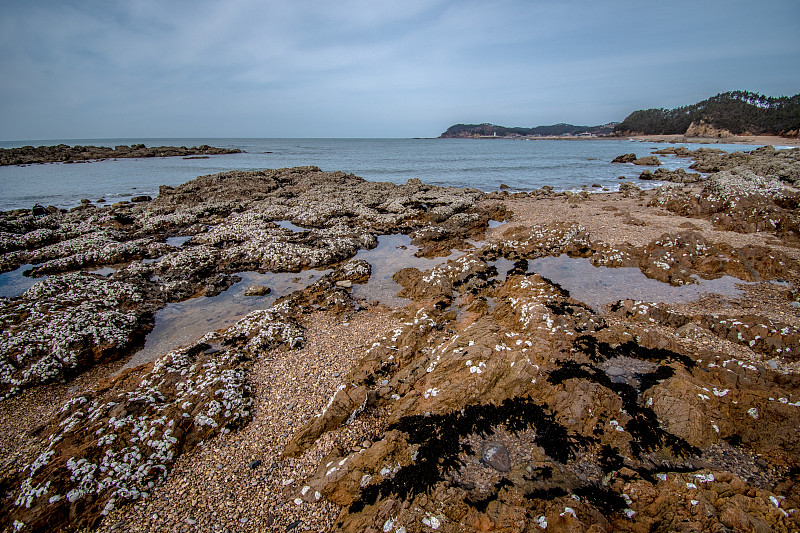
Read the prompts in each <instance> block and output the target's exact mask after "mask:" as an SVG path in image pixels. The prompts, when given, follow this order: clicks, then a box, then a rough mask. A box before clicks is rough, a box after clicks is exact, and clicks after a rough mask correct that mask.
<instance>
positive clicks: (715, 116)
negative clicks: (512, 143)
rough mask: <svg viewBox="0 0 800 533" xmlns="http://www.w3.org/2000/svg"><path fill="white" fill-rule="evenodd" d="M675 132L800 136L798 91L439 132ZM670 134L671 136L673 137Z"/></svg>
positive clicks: (512, 134)
mask: <svg viewBox="0 0 800 533" xmlns="http://www.w3.org/2000/svg"><path fill="white" fill-rule="evenodd" d="M652 135H657V136H677V137H681V138H684V139H686V140H691V139H730V140H735V138H736V137H748V136H750V137H753V136H778V137H782V138H786V139H798V138H800V94H796V95H794V96H780V97H772V96H764V95H762V94H757V93H753V92H748V91H729V92H725V93H719V94H717V95H715V96H712V97H711V98H708V99H706V100H703V101H701V102H698V103H696V104H692V105H687V106H682V107H677V108H675V109H665V108H653V109H643V110H637V111H634V112H632V113H631V114H629V115H628V116H627V117H625V119H624V120H623V121H622V122H609V123H608V124H603V125H601V126H574V125H572V124H563V123H560V124H554V125H552V126H536V127H533V128H524V127H512V128H509V127H505V126H497V125H494V124H488V123H485V124H455V125H453V126H450V127H449V128H447V130H446V131H445V132H444V133H442V134H441V135H440V136H439V138H442V139H448V138H490V137H491V138H497V137H500V138H599V137H605V138H615V137H634V136H652ZM674 139H675V137H672V140H674Z"/></svg>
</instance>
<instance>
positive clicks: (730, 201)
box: [703, 167, 785, 206]
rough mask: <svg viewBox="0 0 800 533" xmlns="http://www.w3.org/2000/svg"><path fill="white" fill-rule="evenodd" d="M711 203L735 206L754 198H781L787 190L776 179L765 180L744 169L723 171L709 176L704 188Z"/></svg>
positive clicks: (704, 192) (705, 194)
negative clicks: (737, 203)
mask: <svg viewBox="0 0 800 533" xmlns="http://www.w3.org/2000/svg"><path fill="white" fill-rule="evenodd" d="M703 194H704V196H705V197H706V198H707V199H708V200H709V201H712V202H714V201H717V202H722V203H725V204H727V205H731V206H732V205H734V204H735V203H736V202H739V201H741V200H742V199H744V198H748V197H752V196H764V197H770V198H774V197H780V196H783V195H784V194H785V188H784V187H783V186H782V185H781V184H780V182H779V181H778V180H777V179H775V178H765V177H763V176H759V175H757V174H755V173H754V172H753V171H752V170H750V169H747V168H744V167H735V168H733V169H731V170H723V171H721V172H717V173H714V174H712V175H711V176H709V178H708V180H707V181H706V184H705V186H704V187H703Z"/></svg>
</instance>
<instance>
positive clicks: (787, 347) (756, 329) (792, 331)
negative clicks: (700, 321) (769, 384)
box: [711, 316, 800, 355]
mask: <svg viewBox="0 0 800 533" xmlns="http://www.w3.org/2000/svg"><path fill="white" fill-rule="evenodd" d="M714 318H715V321H714V322H713V323H712V324H711V331H713V332H714V333H715V334H717V335H721V336H724V337H725V338H727V339H728V340H731V341H733V342H736V343H739V344H743V345H745V346H748V347H750V348H752V349H753V350H755V351H757V352H761V353H774V354H778V355H790V354H792V353H798V352H800V328H798V327H797V326H793V325H787V324H782V323H779V322H775V321H773V320H771V319H769V318H766V317H758V320H759V322H760V323H755V324H752V323H749V322H751V321H748V322H745V321H743V320H741V319H740V318H733V317H732V318H720V319H718V318H717V317H716V316H715V317H714Z"/></svg>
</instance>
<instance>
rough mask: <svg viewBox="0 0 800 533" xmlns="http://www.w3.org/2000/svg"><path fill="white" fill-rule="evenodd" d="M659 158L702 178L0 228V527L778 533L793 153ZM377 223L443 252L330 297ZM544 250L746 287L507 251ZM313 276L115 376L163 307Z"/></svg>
mask: <svg viewBox="0 0 800 533" xmlns="http://www.w3.org/2000/svg"><path fill="white" fill-rule="evenodd" d="M668 150H672V152H670V153H674V154H675V155H679V156H681V155H682V156H686V157H692V158H694V159H695V163H694V165H695V166H696V167H697V170H698V172H699V173H698V174H696V175H694V174H691V173H685V172H684V173H669V172H664V171H663V169H660V168H659V169H658V170H657V171H656V172H655V173H653V172H650V171H645V172H644V173H643V177H642V179H645V180H647V179H651V180H652V179H657V180H660V181H664V182H665V184H664V185H662V186H660V187H658V188H656V189H652V190H647V191H643V190H641V189H639V188H638V187H637V186H636V184H635V183H626V184H623V185H624V186H623V187H621V188H620V192H618V193H596V194H589V193H586V192H584V193H578V194H575V193H554V192H553V191H552V189H550V188H544V189H541V190H537V191H531V192H529V193H521V192H518V193H509V192H507V191H502V192H499V193H488V194H487V193H481V192H479V191H477V190H472V189H449V188H442V187H434V186H429V185H425V184H423V183H421V182H419V181H418V180H410V181H409V182H408V183H406V184H405V185H393V184H389V183H370V182H367V181H365V180H363V179H361V178H358V177H356V176H353V175H352V174H345V173H343V172H335V173H326V172H322V171H320V170H319V169H318V168H316V167H301V168H293V169H281V170H264V171H254V172H238V171H236V172H226V173H222V174H216V175H210V176H202V177H199V178H197V179H195V180H192V181H190V182H188V183H186V184H184V185H181V186H179V187H174V188H173V187H162V188H161V190H160V192H159V195H158V197H157V198H155V199H154V200H152V201H142V202H138V203H123V204H118V205H115V206H107V207H96V206H93V205H91V204H84V205H82V206H79V207H78V208H75V209H73V210H70V211H65V210H58V209H50V210H45V211H44V212H38V213H36V214H34V213H32V212H30V211H23V210H20V211H10V212H5V213H2V214H0V253H2V256H0V272H10V271H13V270H15V269H17V268H18V267H20V266H22V265H35V266H33V267H31V272H30V275H33V276H46V277H45V278H44V279H43V281H41V282H39V283H38V284H36V285H34V286H33V287H32V288H30V289H28V290H27V291H26V292H24V293H23V294H21V295H20V296H17V297H14V298H0V308H2V313H0V323H2V328H0V345H1V346H2V350H0V358H2V359H1V360H0V366H2V371H1V372H0V394H1V395H2V397H3V398H4V399H3V400H1V401H0V421H1V422H2V425H1V426H0V427H2V431H0V447H2V451H3V452H4V453H3V470H2V471H3V474H2V478H0V490H1V491H2V494H3V498H2V500H0V509H2V512H0V517H2V518H0V527H2V528H3V530H4V531H45V530H48V531H57V530H65V531H68V530H80V529H82V528H86V527H89V528H92V529H94V530H98V531H107V530H111V531H120V530H121V531H221V530H225V529H228V530H239V531H287V530H300V531H302V530H312V531H354V532H355V531H376V532H378V531H384V532H389V531H396V532H402V531H405V532H417V531H432V530H440V531H520V532H522V531H543V530H548V531H553V530H555V531H598V532H599V531H616V530H624V531H651V530H662V531H675V530H706V529H707V530H720V531H722V530H726V529H725V528H727V530H737V531H739V530H742V531H744V530H758V531H792V530H796V529H798V527H800V514H798V511H796V509H800V436H798V429H797V428H798V427H800V425H799V424H798V423H799V422H800V397H798V394H800V391H798V388H800V329H798V326H797V324H800V290H798V287H799V285H798V284H800V246H798V245H799V244H800V229H799V228H800V226H799V224H798V222H799V221H800V215H798V205H799V204H798V202H800V192H798V189H797V185H798V182H797V180H798V176H799V175H800V149H794V150H780V151H775V150H769V149H761V150H755V151H754V152H753V153H751V154H743V155H734V154H725V153H723V152H718V151H717V152H715V151H695V152H688V151H687V152H688V153H683V152H681V153H680V154H679V153H677V152H676V151H675V150H678V149H668ZM661 153H667V152H664V151H662V152H661ZM654 155H655V154H654ZM648 174H649V175H648ZM687 176H689V177H688V178H687ZM284 221H288V222H291V227H287V225H286V224H283V222H284ZM490 221H495V222H494V223H492V224H491V227H490V224H489V222H490ZM499 223H502V224H500V225H499V226H498V224H499ZM394 233H405V234H408V235H409V236H410V237H411V242H412V244H413V245H414V246H416V247H418V248H419V251H418V254H419V255H425V256H429V257H433V256H439V257H447V256H449V255H450V254H451V251H452V250H460V251H461V254H460V256H458V257H457V258H455V259H450V260H448V261H447V262H445V263H442V264H440V265H439V266H436V267H434V268H432V269H430V270H427V271H424V272H423V271H419V270H417V269H414V268H405V269H401V268H398V271H397V272H396V273H395V275H394V279H395V280H396V281H397V282H398V283H399V285H400V287H401V288H402V291H401V293H400V295H401V296H403V297H405V298H407V299H408V302H409V303H408V305H407V306H406V307H404V308H394V309H390V308H387V307H385V306H383V305H381V304H380V302H375V301H368V300H359V299H357V298H354V297H353V292H352V287H353V285H354V284H359V283H364V282H366V281H367V280H368V279H369V277H370V275H371V268H370V265H369V263H366V262H365V261H362V260H356V259H353V257H354V256H355V254H356V253H357V252H358V250H360V249H368V248H373V247H374V246H375V245H376V244H377V237H378V236H380V235H385V234H394ZM175 237H184V239H180V241H185V242H181V243H180V245H174V243H175V242H176V241H174V240H172V239H173V238H175ZM170 243H172V244H170ZM563 255H567V256H569V257H572V258H581V259H582V260H585V261H588V262H590V263H591V264H592V265H594V266H595V267H598V268H600V267H606V268H614V269H616V268H627V269H636V270H637V271H639V272H641V273H642V274H644V275H645V276H647V277H648V278H650V279H653V280H658V281H659V282H662V283H664V284H669V285H672V286H686V285H692V284H695V283H697V281H698V280H699V279H714V278H719V277H721V276H732V277H734V278H736V279H738V280H740V281H741V282H742V283H744V282H748V283H747V284H746V285H740V290H741V291H742V292H741V293H740V294H739V295H715V294H708V295H705V296H703V297H701V298H700V299H698V300H688V301H685V302H678V303H663V302H659V301H658V300H654V301H648V302H644V301H637V300H633V299H630V298H626V297H624V296H621V297H620V298H619V299H618V300H616V301H610V302H608V304H607V305H605V306H604V307H603V308H602V309H598V308H593V307H590V306H589V305H587V304H586V303H585V302H583V301H581V299H580V298H579V297H578V296H577V295H575V296H574V297H573V295H571V294H570V293H569V292H568V291H566V290H565V289H563V288H562V287H561V286H560V285H559V284H558V282H557V281H555V280H551V279H548V278H547V277H544V276H543V275H540V274H539V273H537V272H536V270H535V268H532V267H531V265H532V264H534V263H535V261H536V260H538V259H541V258H545V257H559V256H563ZM310 268H325V269H328V270H327V272H328V273H327V274H325V275H324V276H322V277H321V278H320V279H319V280H318V281H316V282H315V283H311V284H309V285H308V286H307V287H305V288H303V289H301V290H298V291H295V292H294V293H292V294H290V295H288V296H285V297H282V298H279V299H278V300H277V301H276V302H275V304H274V305H272V306H271V307H270V308H268V309H262V310H257V311H253V312H252V313H250V314H249V315H247V316H246V317H244V318H243V319H241V320H239V321H237V322H235V323H234V324H233V325H231V326H229V327H227V328H224V329H222V330H218V331H209V332H208V333H207V334H206V335H205V336H203V337H202V338H199V339H197V340H196V341H194V342H191V343H189V344H188V345H186V346H183V347H180V348H177V349H175V350H172V351H170V352H169V353H166V354H164V355H162V356H160V357H158V358H156V359H155V360H154V361H152V362H149V363H145V364H143V365H141V366H138V367H135V368H131V369H125V370H123V371H122V372H120V373H119V374H118V375H115V372H117V370H119V369H120V368H121V367H122V366H123V365H124V363H125V361H126V359H127V358H128V357H129V356H130V355H132V354H133V353H135V352H136V351H137V350H138V349H139V348H140V347H141V346H142V344H143V342H144V338H145V336H146V335H147V333H148V332H149V331H150V330H151V329H152V327H153V322H154V316H155V313H156V312H157V311H158V310H159V309H162V308H163V307H164V306H166V305H168V304H169V303H171V302H179V301H183V300H186V299H187V298H205V297H207V296H212V295H215V294H219V293H220V291H223V290H225V289H227V288H228V287H230V286H231V285H232V284H233V283H235V282H237V273H241V272H245V271H256V272H267V271H269V272H298V273H302V271H303V270H304V269H310ZM98 269H107V270H106V272H108V271H112V272H111V273H109V274H107V275H104V274H105V272H104V274H100V273H97V271H98ZM622 289H623V293H624V288H622Z"/></svg>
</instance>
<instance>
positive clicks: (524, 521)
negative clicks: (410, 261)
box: [284, 225, 800, 531]
mask: <svg viewBox="0 0 800 533" xmlns="http://www.w3.org/2000/svg"><path fill="white" fill-rule="evenodd" d="M509 237H511V238H509ZM596 247H597V246H596V245H594V244H593V243H592V242H591V238H590V236H589V235H587V234H586V232H585V231H584V230H581V228H578V227H565V226H559V225H553V226H550V227H546V228H538V229H535V230H532V231H530V232H529V234H528V238H527V239H522V235H521V231H517V232H515V233H513V234H511V235H507V236H506V240H504V241H500V242H499V243H497V244H495V245H492V246H489V247H486V248H484V249H482V250H481V251H480V252H476V253H473V254H471V255H468V256H465V258H462V259H457V260H453V261H450V262H448V263H447V264H445V265H442V266H440V267H436V268H435V269H433V270H431V271H428V272H424V273H419V274H417V275H414V274H413V273H412V272H406V273H404V274H403V275H402V276H400V277H401V279H402V281H401V283H404V285H405V286H406V289H409V288H413V291H411V292H409V295H410V296H412V297H413V298H414V299H415V302H417V306H415V307H413V308H409V311H408V312H409V314H408V315H407V317H406V319H405V320H404V321H402V323H401V325H400V326H399V327H397V328H396V329H395V330H393V331H392V332H391V333H390V335H387V336H386V337H384V338H382V339H380V340H379V341H377V342H376V343H375V344H373V347H372V348H371V349H370V350H369V352H368V354H367V355H366V356H365V357H364V359H363V360H362V362H361V364H360V366H359V367H358V368H356V369H354V370H353V371H352V372H351V373H350V374H349V375H348V376H347V377H346V378H345V379H344V380H343V385H342V386H341V387H340V389H339V390H338V392H336V394H335V395H334V396H333V397H332V399H331V401H330V403H329V406H328V407H327V409H326V410H325V411H324V412H323V413H322V414H320V415H318V416H317V417H316V418H314V419H313V420H312V421H310V422H309V423H308V424H307V425H306V426H305V427H303V428H301V429H300V431H298V432H297V433H295V435H294V437H293V438H292V440H291V441H290V443H289V444H288V445H287V446H286V448H285V451H284V453H285V454H288V455H290V456H292V455H295V454H301V453H303V450H305V449H306V448H307V447H309V446H311V445H312V444H313V443H314V441H315V439H317V438H319V437H320V436H321V435H323V434H325V432H327V431H332V430H334V429H335V428H337V427H339V426H340V425H342V424H347V423H348V421H349V420H352V419H354V418H357V417H359V416H363V413H365V412H369V411H370V410H384V411H385V412H386V413H388V414H387V416H386V418H385V425H384V432H383V434H382V436H381V438H379V439H376V440H375V442H374V443H373V444H372V445H371V446H370V447H368V448H367V449H364V450H361V451H360V452H357V453H351V454H346V453H345V454H339V455H337V454H335V453H334V454H333V455H330V456H328V457H326V458H325V461H324V463H321V464H320V467H319V469H318V471H317V473H316V474H315V475H314V476H312V478H311V479H309V480H307V481H306V483H307V484H308V486H310V487H311V489H313V490H315V491H318V492H320V493H321V494H322V495H323V496H324V497H326V498H329V499H331V500H332V501H334V502H336V503H338V504H339V505H342V506H343V509H344V510H343V512H342V514H341V515H340V521H339V523H338V524H337V529H340V530H343V531H369V530H376V531H380V530H381V528H382V527H388V530H389V531H394V530H398V529H397V528H400V527H403V528H404V529H405V530H406V531H424V530H426V528H431V527H432V526H431V525H430V524H431V523H434V520H435V523H436V524H438V526H437V527H439V528H441V529H443V530H445V531H464V530H467V531H484V530H492V529H497V530H506V529H507V530H513V531H525V530H526V527H531V524H541V523H545V522H546V523H548V524H549V528H553V527H555V528H556V529H558V530H561V529H564V530H566V529H567V528H573V529H575V530H589V529H590V526H592V527H593V528H594V529H596V530H598V531H612V530H618V529H625V530H634V531H638V530H650V529H652V528H653V527H656V526H657V527H661V528H665V529H679V528H681V527H692V528H696V529H713V528H714V527H719V526H720V525H722V526H725V527H734V526H731V525H730V524H733V523H744V524H751V526H752V527H766V528H769V529H773V530H791V529H792V528H794V527H796V525H797V523H796V522H795V519H794V514H793V513H794V511H791V512H790V511H788V509H791V508H792V506H794V505H796V504H795V503H794V502H795V501H797V498H798V493H797V492H796V490H797V489H789V490H787V489H788V486H790V485H791V483H789V484H788V485H787V484H785V482H786V481H788V480H789V479H792V478H791V476H792V474H790V471H791V470H792V468H794V465H795V464H796V460H797V452H798V444H800V440H798V435H797V430H796V423H797V421H798V420H799V419H800V410H798V407H797V405H800V403H798V402H796V400H797V398H795V397H794V396H793V394H796V386H797V383H798V382H797V380H796V377H795V375H794V374H785V373H781V372H775V371H772V370H770V366H769V365H768V364H767V363H766V357H772V356H773V355H775V353H774V352H773V353H770V354H769V355H768V356H766V357H765V356H764V350H762V349H757V348H756V344H755V343H752V344H751V342H750V340H752V339H753V338H755V337H753V336H751V337H750V338H749V340H748V338H744V339H743V340H742V341H740V346H742V347H746V348H747V349H749V351H750V353H751V355H752V358H753V360H755V361H757V363H755V364H753V363H751V362H749V361H748V362H742V361H741V360H737V359H735V358H731V357H730V356H729V355H728V354H727V353H726V352H725V351H724V350H717V349H713V348H708V349H705V350H702V351H699V350H697V349H696V348H695V349H692V348H687V345H686V344H685V343H684V337H681V335H680V334H679V333H677V329H678V328H680V327H682V326H684V325H686V324H688V323H690V322H692V321H700V322H701V323H702V325H701V326H699V327H702V328H708V329H707V331H708V334H709V335H716V336H719V337H720V338H723V339H725V342H728V337H729V336H730V334H731V332H732V331H738V330H735V329H731V327H735V326H734V324H733V322H730V321H728V322H725V320H726V319H725V318H723V317H718V316H713V315H709V316H708V317H680V318H677V314H675V313H673V314H669V313H666V312H662V313H663V314H664V317H663V318H659V320H656V318H654V317H656V316H659V317H660V315H657V314H656V313H655V312H651V313H650V314H648V313H647V312H646V311H643V309H646V308H647V307H646V306H645V305H644V304H642V303H640V302H620V303H619V304H618V305H617V306H616V307H615V308H614V312H613V313H612V314H610V315H608V316H606V317H604V316H601V315H598V314H596V313H595V312H594V311H592V310H590V309H588V308H587V307H586V306H585V305H583V304H581V303H580V302H578V301H575V300H573V299H571V298H569V295H568V294H567V293H566V292H565V291H563V290H562V289H560V288H559V287H558V286H555V285H554V284H552V283H551V282H549V281H548V280H546V279H543V278H541V277H540V276H538V275H537V274H535V273H528V272H527V268H526V266H525V265H524V264H523V261H527V260H528V259H533V258H534V257H536V256H537V255H538V254H542V253H549V254H556V253H562V252H565V253H583V254H586V255H589V254H591V253H592V250H593V249H594V248H596ZM500 257H503V258H505V259H507V260H508V262H509V263H507V264H509V265H510V266H509V268H508V270H507V271H506V272H503V273H502V274H501V273H499V272H498V271H497V270H496V266H495V265H496V264H498V259H499V258H500ZM659 309H661V308H659ZM673 315H674V316H673ZM651 318H652V320H651ZM745 320H747V321H749V322H751V323H752V322H753V320H751V319H743V320H742V321H740V324H744V323H746V322H745ZM720 324H724V325H727V326H728V330H727V332H723V331H722V329H721V328H722V327H724V326H719V325H720ZM655 326H665V327H663V328H662V329H661V330H659V331H655V330H654V328H655ZM673 328H674V329H673ZM670 330H671V331H672V333H666V331H670ZM769 331H773V332H774V333H773V337H769V339H770V341H768V342H767V343H765V345H767V344H768V343H769V342H777V340H776V339H777V335H782V336H783V337H782V341H781V342H783V344H782V346H783V347H784V348H783V349H784V350H785V349H786V348H790V349H792V350H795V349H797V348H796V346H795V343H796V342H797V341H796V334H797V332H796V331H795V328H794V327H792V326H787V325H785V324H781V325H779V324H771V325H770V327H769ZM787 343H788V344H787ZM770 346H776V344H770ZM769 398H772V400H770V399H769ZM781 398H783V399H782V400H781ZM796 403H797V405H795V404H796ZM727 446H731V447H732V448H731V450H733V451H724V450H727V448H726V447H727ZM737 454H738V455H737ZM756 456H757V457H759V458H761V461H760V463H758V465H757V466H756V471H753V472H752V473H751V472H750V471H749V470H747V468H749V467H748V466H747V464H748V462H749V461H752V460H753V458H754V457H756ZM780 483H784V485H781V488H780V489H778V486H779V485H780ZM791 486H793V485H791ZM774 490H777V491H778V492H773V491H774ZM775 502H777V504H776V503H775ZM790 502H791V503H790ZM698 506H700V507H701V508H702V509H704V511H703V512H702V513H697V508H698ZM387 524H389V525H388V526H387ZM687 524H689V526H687ZM726 524H727V525H726ZM737 527H738V526H737Z"/></svg>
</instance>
